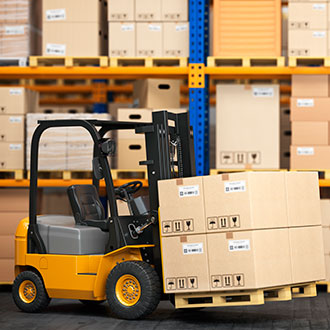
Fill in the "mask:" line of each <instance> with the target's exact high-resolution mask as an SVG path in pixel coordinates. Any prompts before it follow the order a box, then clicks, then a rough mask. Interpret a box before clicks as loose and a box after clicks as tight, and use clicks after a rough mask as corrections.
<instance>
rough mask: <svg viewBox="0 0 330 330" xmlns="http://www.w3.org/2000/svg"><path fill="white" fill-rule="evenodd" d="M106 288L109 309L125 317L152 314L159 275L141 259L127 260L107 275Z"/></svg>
mask: <svg viewBox="0 0 330 330" xmlns="http://www.w3.org/2000/svg"><path fill="white" fill-rule="evenodd" d="M106 291H107V299H108V303H109V306H110V309H111V310H112V312H113V313H114V314H115V315H116V316H118V317H120V318H123V319H127V320H135V319H139V318H143V317H145V316H147V315H149V314H151V313H152V312H153V311H154V310H155V309H156V308H157V306H158V304H159V301H160V297H161V285H160V281H159V277H158V275H157V273H156V271H155V270H154V269H153V268H152V267H151V266H150V265H149V264H147V263H146V262H143V261H126V262H122V263H120V264H119V265H117V266H116V267H115V268H114V269H113V270H112V271H111V272H110V274H109V276H108V279H107V288H106Z"/></svg>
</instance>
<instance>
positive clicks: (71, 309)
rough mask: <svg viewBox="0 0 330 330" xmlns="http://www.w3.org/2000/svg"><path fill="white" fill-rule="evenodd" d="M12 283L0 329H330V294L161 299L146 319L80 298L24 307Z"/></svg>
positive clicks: (3, 293)
mask: <svg viewBox="0 0 330 330" xmlns="http://www.w3.org/2000/svg"><path fill="white" fill-rule="evenodd" d="M10 290H11V288H10V287H9V286H8V287H0V329H1V330H3V329H15V330H16V329H25V330H26V329H29V330H34V329H56V330H60V329H66V330H71V329H84V330H89V329H93V330H94V329H102V330H105V329H107V330H108V329H109V330H110V329H118V330H126V329H143V330H149V329H162V330H166V329H170V330H181V329H182V330H188V329H232V330H239V329H244V330H246V329H250V330H252V329H299V330H305V329H315V330H319V329H320V330H321V329H330V294H327V293H325V292H320V293H319V295H318V297H316V298H304V299H295V300H292V301H289V302H269V303H267V304H265V305H262V306H251V307H227V308H206V309H203V310H200V311H187V310H184V311H180V310H177V311H176V310H174V308H173V307H172V305H171V304H170V303H169V302H162V303H161V304H160V305H159V307H158V309H157V310H156V312H155V313H154V314H152V315H151V316H150V317H148V318H147V319H145V320H140V321H124V320H118V319H115V318H113V317H111V314H110V310H109V308H108V306H107V304H105V303H104V304H103V305H100V306H98V307H93V308H89V307H86V306H84V305H82V304H81V303H80V302H79V301H73V300H52V302H51V304H50V305H49V307H48V308H47V310H46V311H45V312H44V313H42V314H26V313H23V312H21V311H19V310H18V309H17V308H16V306H15V305H14V303H13V301H12V298H11V291H10Z"/></svg>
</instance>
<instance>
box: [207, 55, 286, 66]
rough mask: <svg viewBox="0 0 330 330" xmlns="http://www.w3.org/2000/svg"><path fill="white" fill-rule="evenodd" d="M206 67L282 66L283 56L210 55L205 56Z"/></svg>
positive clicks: (283, 63)
mask: <svg viewBox="0 0 330 330" xmlns="http://www.w3.org/2000/svg"><path fill="white" fill-rule="evenodd" d="M207 66H208V67H222V66H239V67H251V66H276V67H284V66H285V58H284V57H283V56H278V57H277V56H256V57H246V56H244V57H240V56H210V57H208V58H207Z"/></svg>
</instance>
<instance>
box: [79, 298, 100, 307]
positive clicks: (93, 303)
mask: <svg viewBox="0 0 330 330" xmlns="http://www.w3.org/2000/svg"><path fill="white" fill-rule="evenodd" d="M79 301H80V302H81V303H82V304H84V305H86V306H98V305H101V304H102V303H104V302H105V300H83V299H79Z"/></svg>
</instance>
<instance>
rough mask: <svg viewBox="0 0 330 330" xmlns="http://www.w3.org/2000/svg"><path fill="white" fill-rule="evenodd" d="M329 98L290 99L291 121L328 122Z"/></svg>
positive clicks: (329, 115) (329, 119) (329, 112)
mask: <svg viewBox="0 0 330 330" xmlns="http://www.w3.org/2000/svg"><path fill="white" fill-rule="evenodd" d="M329 108H330V98H329V97H309V98H298V97H292V98H291V121H330V111H329Z"/></svg>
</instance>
